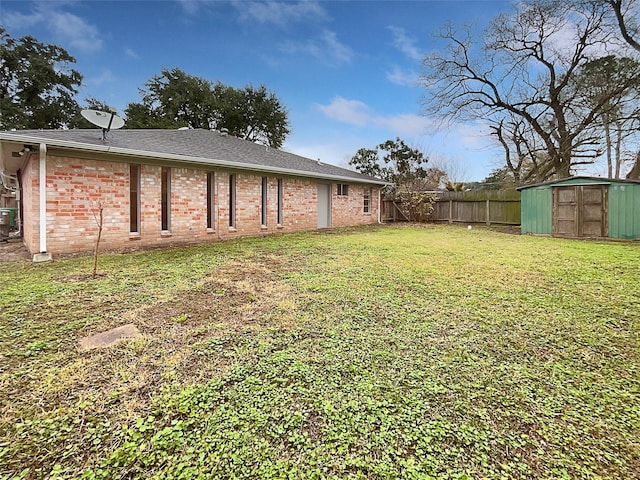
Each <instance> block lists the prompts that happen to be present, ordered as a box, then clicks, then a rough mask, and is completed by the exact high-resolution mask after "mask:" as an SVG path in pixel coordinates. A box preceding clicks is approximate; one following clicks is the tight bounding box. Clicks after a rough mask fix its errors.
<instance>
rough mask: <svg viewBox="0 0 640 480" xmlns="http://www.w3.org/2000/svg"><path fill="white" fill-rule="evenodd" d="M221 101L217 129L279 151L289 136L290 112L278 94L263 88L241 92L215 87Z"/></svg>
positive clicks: (247, 89)
mask: <svg viewBox="0 0 640 480" xmlns="http://www.w3.org/2000/svg"><path fill="white" fill-rule="evenodd" d="M216 87H217V88H216V90H218V91H220V94H219V96H218V98H219V99H220V105H219V112H218V113H219V118H218V121H217V127H218V128H226V129H228V130H229V132H230V133H231V134H232V135H235V136H237V137H240V138H244V139H245V140H251V141H254V142H259V143H263V144H265V145H270V146H272V147H274V148H280V147H281V146H282V144H283V143H284V140H285V138H286V136H287V135H288V134H289V132H290V130H289V122H288V119H287V111H286V109H285V108H284V106H283V105H282V103H281V102H280V100H279V99H278V97H276V95H275V94H273V93H269V92H268V91H267V89H266V87H265V86H264V85H261V86H260V87H258V88H254V87H252V86H246V87H244V88H242V89H234V88H233V87H225V86H223V85H221V84H218V85H217V86H216Z"/></svg>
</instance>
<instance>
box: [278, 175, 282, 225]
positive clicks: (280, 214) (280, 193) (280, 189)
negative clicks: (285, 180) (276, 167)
mask: <svg viewBox="0 0 640 480" xmlns="http://www.w3.org/2000/svg"><path fill="white" fill-rule="evenodd" d="M282 195H283V185H282V179H281V178H279V179H278V225H282Z"/></svg>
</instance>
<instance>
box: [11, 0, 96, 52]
mask: <svg viewBox="0 0 640 480" xmlns="http://www.w3.org/2000/svg"><path fill="white" fill-rule="evenodd" d="M65 6H66V4H65V3H64V2H63V3H59V2H38V3H35V4H34V7H33V10H32V11H31V13H29V14H17V13H13V12H8V13H6V14H5V15H4V23H5V25H6V26H8V27H14V28H25V27H27V28H33V27H42V28H44V29H46V30H48V31H49V32H51V33H52V34H53V36H54V37H55V38H56V40H57V41H59V42H61V43H63V46H64V47H65V49H67V50H70V53H71V54H72V55H73V54H74V50H78V51H81V52H83V53H91V52H96V51H99V50H101V49H102V45H103V42H102V39H101V38H100V32H99V31H98V29H97V28H96V27H95V26H94V25H91V24H90V23H88V22H87V21H86V20H84V19H83V18H81V17H79V16H77V15H75V14H73V13H70V12H68V11H64V10H63V8H64V7H65Z"/></svg>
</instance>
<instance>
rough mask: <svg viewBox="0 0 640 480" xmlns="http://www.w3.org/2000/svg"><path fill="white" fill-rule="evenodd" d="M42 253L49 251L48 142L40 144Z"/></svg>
mask: <svg viewBox="0 0 640 480" xmlns="http://www.w3.org/2000/svg"><path fill="white" fill-rule="evenodd" d="M39 174H40V176H39V180H40V253H47V144H46V143H41V144H40V173H39Z"/></svg>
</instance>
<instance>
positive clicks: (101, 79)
mask: <svg viewBox="0 0 640 480" xmlns="http://www.w3.org/2000/svg"><path fill="white" fill-rule="evenodd" d="M114 81H115V77H114V76H113V72H112V71H111V70H109V69H106V68H105V69H103V70H102V71H101V72H100V74H99V75H97V76H94V77H85V79H84V84H85V86H86V87H92V88H96V87H102V86H103V85H105V84H109V83H113V82H114Z"/></svg>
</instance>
